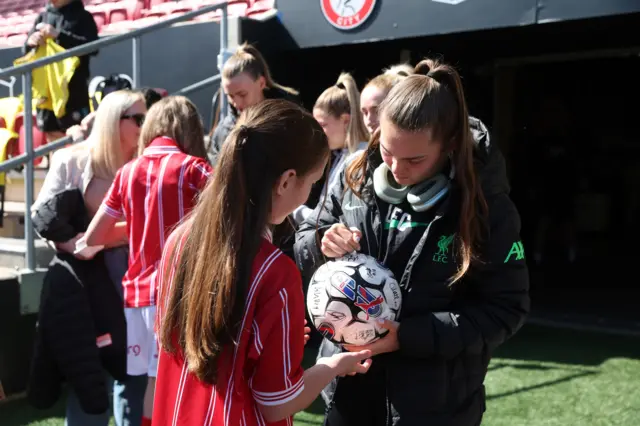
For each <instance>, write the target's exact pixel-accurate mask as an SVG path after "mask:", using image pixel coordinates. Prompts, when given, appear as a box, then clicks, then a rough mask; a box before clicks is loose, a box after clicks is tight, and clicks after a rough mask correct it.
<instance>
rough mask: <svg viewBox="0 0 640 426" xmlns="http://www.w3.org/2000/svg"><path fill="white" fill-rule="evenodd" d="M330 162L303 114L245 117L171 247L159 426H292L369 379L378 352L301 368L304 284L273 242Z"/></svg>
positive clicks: (283, 109)
mask: <svg viewBox="0 0 640 426" xmlns="http://www.w3.org/2000/svg"><path fill="white" fill-rule="evenodd" d="M328 157H329V146H328V143H327V139H326V136H325V135H324V132H323V131H322V128H321V127H320V126H319V124H318V123H317V122H316V121H315V120H314V118H313V117H312V116H311V115H310V114H309V113H307V112H305V111H303V110H302V109H301V108H300V107H298V106H296V105H295V104H293V103H291V102H287V101H284V100H265V101H263V102H261V103H259V104H258V105H256V106H253V107H251V108H249V109H247V110H245V111H244V112H243V113H242V115H241V117H240V119H239V121H238V123H237V124H236V127H235V128H234V129H233V130H232V132H231V133H230V135H229V138H228V139H227V141H226V142H225V144H224V145H223V148H222V152H221V155H220V157H219V160H218V163H217V167H216V173H215V174H214V177H213V178H212V181H211V183H210V184H209V185H208V186H207V188H206V189H205V190H204V191H203V193H202V197H201V199H200V201H199V203H198V205H197V206H196V208H195V209H194V211H193V214H192V216H191V217H190V219H188V220H187V221H186V222H185V223H184V224H182V225H181V226H180V227H179V228H177V229H176V231H175V232H174V233H172V234H171V236H170V237H169V240H168V242H167V245H166V246H165V250H164V254H163V257H162V263H161V265H160V274H161V277H160V278H159V281H160V297H159V301H160V303H159V306H158V321H159V324H160V331H159V340H160V345H161V349H160V360H159V365H158V378H157V383H156V393H155V397H156V403H155V404H154V412H153V419H154V426H156V425H157V426H165V425H183V426H190V425H198V426H199V425H225V426H237V425H242V426H245V425H247V426H249V425H265V424H267V423H269V424H280V425H291V424H292V422H293V420H292V417H291V416H292V415H293V414H294V413H296V412H298V411H301V410H303V409H304V408H306V407H307V406H308V405H309V404H310V403H311V402H313V400H314V399H315V398H316V397H317V396H318V395H319V394H320V391H321V390H322V388H323V387H324V386H325V385H326V384H328V383H329V381H331V380H332V378H335V377H336V376H338V375H346V374H357V373H365V372H366V371H367V370H368V368H369V366H370V364H371V361H370V360H369V359H368V358H369V356H370V353H369V352H368V351H362V352H354V353H341V354H338V355H334V356H332V357H330V358H321V359H319V360H318V361H317V363H316V365H315V366H314V367H311V368H309V369H308V370H306V371H305V370H304V369H303V368H302V358H303V349H304V332H303V330H304V319H305V315H304V311H305V303H304V297H303V293H302V282H301V278H300V273H299V271H298V268H297V267H296V265H295V263H294V262H293V261H292V260H291V259H290V258H288V257H287V256H285V255H283V254H282V252H281V251H280V250H279V249H277V248H276V247H275V246H274V245H273V244H272V243H271V238H270V235H271V234H270V228H271V226H272V225H276V224H279V223H281V222H282V221H283V220H285V218H286V217H287V215H289V214H290V213H291V212H292V211H293V210H294V209H295V208H296V207H297V206H299V205H300V204H301V203H302V202H304V201H305V200H306V199H307V197H308V195H309V191H310V189H311V185H312V184H313V183H314V182H316V181H317V180H318V179H319V178H320V177H321V176H322V173H323V171H324V168H325V165H326V163H327V160H328Z"/></svg>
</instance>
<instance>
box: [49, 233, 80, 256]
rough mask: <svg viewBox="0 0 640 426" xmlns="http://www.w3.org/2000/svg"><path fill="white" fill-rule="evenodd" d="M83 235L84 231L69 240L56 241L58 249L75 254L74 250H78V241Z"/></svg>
mask: <svg viewBox="0 0 640 426" xmlns="http://www.w3.org/2000/svg"><path fill="white" fill-rule="evenodd" d="M83 236H84V232H81V233H79V234H78V235H76V236H75V237H73V238H72V239H70V240H69V241H65V242H64V243H55V246H56V249H57V250H59V251H64V252H66V253H71V254H73V252H74V251H76V242H77V241H78V240H79V239H80V238H82V237H83Z"/></svg>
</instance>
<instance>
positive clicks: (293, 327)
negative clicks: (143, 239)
mask: <svg viewBox="0 0 640 426" xmlns="http://www.w3.org/2000/svg"><path fill="white" fill-rule="evenodd" d="M175 236H176V234H172V235H171V237H169V242H168V243H167V247H166V248H165V254H164V255H163V261H162V264H161V266H160V268H161V269H160V270H161V271H163V272H161V273H168V274H169V277H170V279H169V282H171V276H172V275H173V273H174V272H175V265H171V266H170V267H169V268H167V266H168V265H166V263H168V260H167V259H168V257H169V256H170V253H171V252H172V247H171V246H172V245H173V244H175V241H172V240H177V238H176V237H175ZM182 240H184V238H183V239H182ZM182 242H183V241H181V242H180V243H179V244H182ZM177 249H178V250H180V247H178V248H177ZM212 256H215V253H212ZM165 285H167V284H166V283H165V281H164V280H160V294H161V295H163V294H166V293H165V291H168V290H169V289H166V288H164V286H165ZM167 297H168V296H161V301H160V304H159V309H158V321H157V322H156V323H157V324H159V323H160V321H162V315H163V312H164V309H162V308H163V306H162V305H163V304H164V303H166V299H167ZM304 306H305V305H304V296H303V293H302V280H301V278H300V272H299V271H298V269H297V267H296V265H295V263H294V262H293V261H292V260H291V259H289V258H288V257H287V256H285V255H283V254H282V252H281V251H280V250H278V249H277V248H276V247H274V246H273V245H272V244H271V243H270V242H268V241H267V240H266V239H265V240H263V243H262V245H261V247H260V250H259V252H258V254H257V256H256V257H255V259H254V261H253V267H252V274H251V279H250V281H249V285H248V288H247V296H246V302H245V308H244V317H243V319H242V323H241V327H240V330H239V332H238V336H237V340H236V341H237V342H238V344H237V345H236V346H233V345H228V346H227V347H225V348H223V350H222V353H221V354H220V358H219V359H218V376H217V383H216V385H214V386H210V385H207V384H204V383H202V382H201V381H199V380H198V379H197V378H196V377H195V376H194V375H193V374H191V373H189V372H188V369H187V364H186V362H185V360H184V358H183V357H182V355H181V354H178V355H172V354H169V353H167V352H164V351H163V350H162V349H160V359H159V362H158V376H157V379H156V380H157V381H156V389H155V401H156V402H155V404H154V408H153V410H154V411H153V424H154V425H156V426H178V425H179V426H192V425H193V426H196V425H197V426H253V425H266V424H267V422H266V420H265V419H264V417H263V416H262V414H261V412H260V410H259V408H258V406H257V403H260V404H262V405H279V404H284V403H286V402H288V401H291V400H292V399H294V398H296V397H297V396H298V395H300V393H301V392H302V391H303V389H304V380H303V373H304V370H303V368H302V357H303V352H304ZM272 424H276V425H287V426H291V425H293V419H292V418H291V417H289V418H286V419H284V420H282V421H280V422H277V423H272Z"/></svg>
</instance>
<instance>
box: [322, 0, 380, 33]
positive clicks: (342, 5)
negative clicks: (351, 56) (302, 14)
mask: <svg viewBox="0 0 640 426" xmlns="http://www.w3.org/2000/svg"><path fill="white" fill-rule="evenodd" d="M320 4H321V5H322V13H324V16H325V18H327V21H329V23H330V24H331V25H333V26H334V27H336V28H338V29H341V30H352V29H354V28H356V27H359V26H360V25H362V24H364V23H365V21H366V20H367V19H369V16H371V12H373V9H374V7H375V5H376V0H320Z"/></svg>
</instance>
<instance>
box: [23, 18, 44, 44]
mask: <svg viewBox="0 0 640 426" xmlns="http://www.w3.org/2000/svg"><path fill="white" fill-rule="evenodd" d="M43 17H44V14H43V13H41V14H39V15H38V17H37V18H36V21H35V22H34V23H33V27H31V29H30V30H29V33H28V34H27V40H29V37H31V34H33V33H35V32H36V27H37V26H38V24H39V23H40V22H42V19H43ZM31 49H33V47H31V46H28V45H27V42H26V41H25V42H24V46H22V53H23V54H27V53H29V51H30V50H31Z"/></svg>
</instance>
